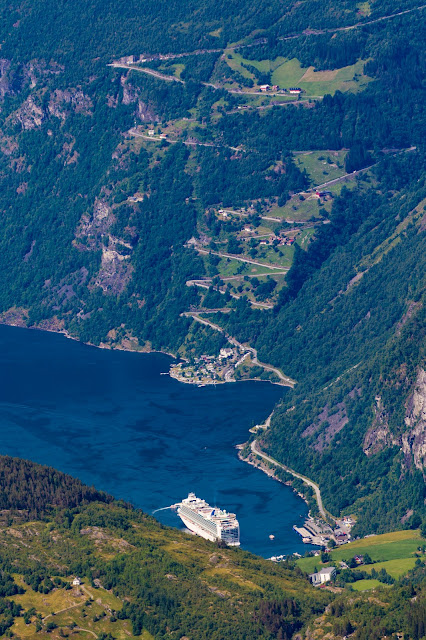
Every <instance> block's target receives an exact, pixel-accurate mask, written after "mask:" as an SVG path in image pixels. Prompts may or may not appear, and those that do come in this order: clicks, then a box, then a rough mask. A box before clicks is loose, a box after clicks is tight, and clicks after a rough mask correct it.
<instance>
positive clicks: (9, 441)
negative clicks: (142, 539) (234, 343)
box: [0, 326, 307, 557]
mask: <svg viewBox="0 0 426 640" xmlns="http://www.w3.org/2000/svg"><path fill="white" fill-rule="evenodd" d="M169 364H170V358H169V357H168V356H166V355H163V354H137V353H126V352H120V351H105V350H101V349H96V348H94V347H88V346H86V345H83V344H80V343H78V342H75V341H73V340H67V339H66V338H65V337H64V336H61V335H56V334H52V333H44V332H41V331H28V330H25V329H19V328H15V327H7V326H0V372H1V384H0V453H2V454H8V455H13V456H18V457H22V458H27V459H30V460H33V461H35V462H40V463H43V464H48V465H51V466H53V467H56V468H57V469H60V470H61V471H64V472H67V473H70V474H71V475H73V476H76V477H78V478H80V479H81V480H83V481H84V482H86V483H88V484H93V485H95V486H96V487H97V488H99V489H103V490H105V491H107V492H109V493H111V494H113V495H114V496H116V497H117V498H123V499H125V500H128V501H131V502H132V503H133V504H135V505H136V506H138V507H140V508H142V509H143V510H144V511H146V512H147V513H152V512H153V511H154V510H156V509H158V508H160V507H165V506H168V505H171V504H174V503H175V502H178V501H179V500H181V499H182V498H183V497H185V496H186V495H187V494H188V492H189V491H194V492H195V493H196V494H197V495H198V496H200V497H202V498H205V499H206V500H207V501H208V502H209V503H210V504H212V505H218V506H220V507H223V508H226V509H228V510H232V511H234V512H235V513H236V514H237V517H238V520H239V522H240V528H241V544H242V547H243V548H245V549H247V550H249V551H252V552H254V553H257V554H259V555H263V556H266V557H269V556H271V555H277V554H281V553H284V554H287V553H290V552H295V551H298V552H300V553H303V552H304V551H305V550H306V546H305V545H303V543H302V541H301V539H300V537H299V536H298V535H297V534H296V533H295V532H294V531H293V529H292V527H293V524H300V523H301V522H302V518H304V517H306V515H307V507H306V505H305V503H304V502H303V501H302V500H301V499H300V498H299V497H298V496H297V495H296V494H294V493H293V492H292V491H291V489H289V488H288V487H286V486H284V485H282V484H280V483H278V482H276V481H274V480H272V479H271V478H269V477H267V476H266V475H265V474H263V473H262V472H260V471H258V470H256V469H254V468H253V467H251V466H249V465H248V464H246V463H243V462H241V461H239V460H238V458H237V451H236V449H235V445H236V444H238V443H241V442H244V441H245V440H246V439H247V436H248V429H249V428H250V427H251V426H252V425H253V424H256V423H257V422H260V421H263V420H264V419H265V418H266V417H267V416H268V414H269V413H270V412H271V410H272V408H273V406H274V404H275V403H276V402H277V401H278V400H279V398H280V397H281V395H282V394H283V393H286V390H285V389H283V388H280V387H277V386H274V385H271V384H268V383H258V382H244V383H238V384H226V385H218V386H216V387H203V388H198V387H194V386H192V385H185V384H181V383H179V382H177V381H175V380H173V379H171V378H170V377H169V376H166V375H164V376H161V375H160V373H162V372H165V371H168V368H169ZM155 517H156V518H157V519H158V520H160V521H161V522H162V523H163V524H168V525H171V526H175V527H180V528H181V527H182V526H183V525H182V523H181V521H180V520H179V518H178V516H177V515H176V514H175V513H174V512H172V511H170V510H163V511H158V512H157V513H156V514H155ZM270 534H273V535H274V536H275V539H274V540H273V541H271V540H270V539H269V535H270Z"/></svg>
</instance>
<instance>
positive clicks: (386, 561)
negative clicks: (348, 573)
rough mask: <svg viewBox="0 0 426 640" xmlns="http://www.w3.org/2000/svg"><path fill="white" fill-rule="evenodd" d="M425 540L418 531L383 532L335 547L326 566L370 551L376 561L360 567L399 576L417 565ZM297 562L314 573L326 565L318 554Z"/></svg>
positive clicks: (303, 568)
mask: <svg viewBox="0 0 426 640" xmlns="http://www.w3.org/2000/svg"><path fill="white" fill-rule="evenodd" d="M423 543H424V539H423V538H421V536H420V532H419V531H418V530H416V531H411V530H410V531H393V532H392V533H384V534H382V535H378V536H371V537H368V538H363V539H362V540H356V541H354V542H351V543H349V544H345V545H343V546H341V547H339V548H338V549H335V550H333V551H332V552H331V554H330V557H331V560H330V562H328V563H327V565H332V564H333V563H339V562H340V561H341V560H345V561H347V560H350V559H351V558H353V557H354V556H355V555H363V554H365V553H368V555H369V556H370V557H371V559H372V560H373V563H375V564H370V565H363V566H361V567H359V568H360V569H362V570H365V571H371V570H372V569H373V568H374V569H376V570H377V571H380V569H382V568H385V569H386V571H387V572H388V573H389V574H390V575H392V577H395V578H396V577H400V576H401V575H403V574H404V573H405V572H406V571H408V570H409V569H412V568H413V567H414V564H415V561H416V558H415V557H414V553H415V552H416V551H417V549H418V547H419V546H422V544H423ZM297 565H298V566H299V567H300V568H301V569H302V570H303V571H306V573H312V572H313V571H314V569H315V567H317V569H321V567H322V566H323V565H322V564H321V560H320V558H319V557H311V558H300V559H299V560H297Z"/></svg>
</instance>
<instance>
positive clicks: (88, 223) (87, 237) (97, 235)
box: [75, 199, 115, 251]
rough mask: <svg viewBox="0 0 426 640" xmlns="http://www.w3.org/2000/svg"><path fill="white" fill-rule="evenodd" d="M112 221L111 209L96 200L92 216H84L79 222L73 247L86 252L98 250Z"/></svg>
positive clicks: (104, 203) (101, 201) (102, 201)
mask: <svg viewBox="0 0 426 640" xmlns="http://www.w3.org/2000/svg"><path fill="white" fill-rule="evenodd" d="M114 220H115V218H114V216H113V213H112V210H111V207H110V206H109V205H108V204H107V203H106V202H105V201H104V200H100V199H98V200H96V201H95V204H94V207H93V213H92V215H89V214H84V215H83V217H82V218H81V220H80V224H79V225H78V227H77V230H76V233H75V236H76V241H75V245H76V246H77V247H78V248H79V249H82V250H83V249H85V250H88V251H93V250H96V249H100V247H101V242H102V237H103V236H104V235H106V234H107V233H108V231H109V229H110V227H111V225H112V224H113V222H114ZM79 240H82V241H83V242H79Z"/></svg>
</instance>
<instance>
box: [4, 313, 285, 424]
mask: <svg viewBox="0 0 426 640" xmlns="http://www.w3.org/2000/svg"><path fill="white" fill-rule="evenodd" d="M0 325H2V326H5V327H15V328H17V329H26V330H28V331H44V332H47V333H55V334H58V335H62V336H64V338H67V339H68V340H74V341H75V342H79V343H80V344H84V345H86V346H87V347H94V348H95V349H104V350H105V351H125V352H126V353H140V354H146V355H149V354H155V353H161V354H163V355H165V356H168V357H170V358H173V360H181V361H183V362H188V360H187V359H186V358H184V357H183V356H178V355H176V354H174V353H171V352H170V351H165V350H164V349H151V348H149V347H148V348H146V347H140V348H139V349H130V348H126V347H125V346H123V345H114V346H112V345H108V344H105V343H102V342H101V343H100V344H93V343H92V342H84V340H80V339H79V338H77V337H76V336H73V335H71V334H70V333H69V331H68V330H67V329H60V328H57V329H55V328H53V327H43V326H41V327H40V326H39V327H37V326H31V327H28V326H27V325H25V324H24V323H23V322H22V323H21V322H7V321H6V320H4V318H1V316H0ZM164 373H167V375H168V376H169V377H170V378H172V379H173V380H176V381H177V382H181V383H182V384H190V385H192V386H196V387H200V386H204V387H207V386H210V387H211V386H216V385H217V384H233V383H237V382H268V383H269V384H274V385H276V386H278V387H285V388H292V386H291V385H289V384H285V383H284V382H281V381H279V382H273V381H272V380H262V379H261V378H244V379H242V380H235V379H232V380H215V381H214V382H205V383H198V382H192V381H191V380H181V379H179V378H176V377H175V376H172V375H171V374H170V372H169V371H167V372H164ZM271 415H272V414H271Z"/></svg>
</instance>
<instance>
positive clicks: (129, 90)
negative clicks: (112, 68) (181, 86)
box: [121, 76, 160, 122]
mask: <svg viewBox="0 0 426 640" xmlns="http://www.w3.org/2000/svg"><path fill="white" fill-rule="evenodd" d="M121 86H122V87H123V97H122V102H123V104H126V105H129V104H136V113H135V115H136V117H137V118H139V120H141V121H142V122H159V121H160V118H159V116H158V115H157V114H156V113H155V111H154V109H153V107H152V106H150V105H148V104H147V103H146V102H144V101H143V100H142V99H141V98H140V95H139V91H138V89H137V87H134V86H133V85H132V84H131V82H129V80H128V78H127V76H122V78H121Z"/></svg>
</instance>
